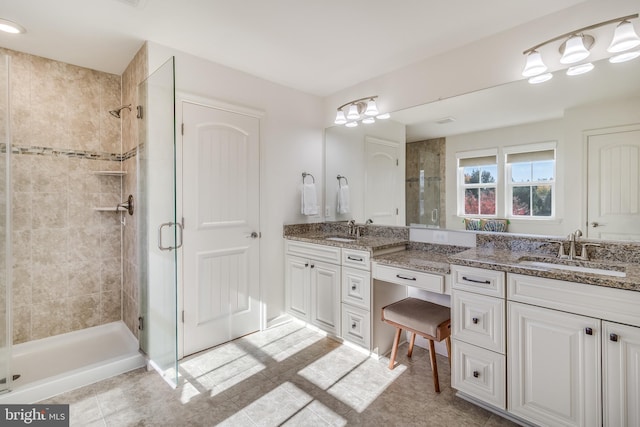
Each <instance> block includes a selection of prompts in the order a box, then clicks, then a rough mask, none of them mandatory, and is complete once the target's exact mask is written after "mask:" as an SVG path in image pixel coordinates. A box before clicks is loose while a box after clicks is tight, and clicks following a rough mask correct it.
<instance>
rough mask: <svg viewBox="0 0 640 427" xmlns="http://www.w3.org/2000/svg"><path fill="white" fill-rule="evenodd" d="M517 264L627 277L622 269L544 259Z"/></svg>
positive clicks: (523, 261)
mask: <svg viewBox="0 0 640 427" xmlns="http://www.w3.org/2000/svg"><path fill="white" fill-rule="evenodd" d="M518 264H519V265H523V266H528V267H538V268H543V269H547V270H551V269H553V270H565V271H575V272H578V273H591V274H601V275H603V276H613V277H627V273H625V272H624V271H617V270H607V269H604V268H594V267H585V266H582V265H566V264H556V263H553V262H544V261H532V260H522V261H519V262H518Z"/></svg>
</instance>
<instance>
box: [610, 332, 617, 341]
mask: <svg viewBox="0 0 640 427" xmlns="http://www.w3.org/2000/svg"><path fill="white" fill-rule="evenodd" d="M609 339H610V340H611V341H613V342H618V334H609Z"/></svg>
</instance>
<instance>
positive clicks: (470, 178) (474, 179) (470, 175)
mask: <svg viewBox="0 0 640 427" xmlns="http://www.w3.org/2000/svg"><path fill="white" fill-rule="evenodd" d="M464 183H465V184H479V183H480V168H478V167H468V168H464Z"/></svg>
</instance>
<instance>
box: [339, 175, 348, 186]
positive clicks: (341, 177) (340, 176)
mask: <svg viewBox="0 0 640 427" xmlns="http://www.w3.org/2000/svg"><path fill="white" fill-rule="evenodd" d="M337 178H338V185H340V184H341V182H340V180H341V179H344V182H345V184H347V185H349V180H348V179H347V177H346V176H342V175H338V176H337Z"/></svg>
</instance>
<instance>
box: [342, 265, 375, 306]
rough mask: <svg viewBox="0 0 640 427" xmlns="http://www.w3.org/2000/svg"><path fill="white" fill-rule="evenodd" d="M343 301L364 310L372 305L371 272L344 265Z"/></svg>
mask: <svg viewBox="0 0 640 427" xmlns="http://www.w3.org/2000/svg"><path fill="white" fill-rule="evenodd" d="M342 302H346V303H349V304H351V305H355V306H357V307H360V308H362V309H364V310H369V307H370V306H371V273H369V272H368V271H364V270H358V269H356V268H351V267H342Z"/></svg>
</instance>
